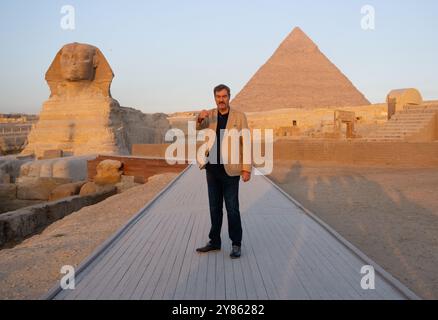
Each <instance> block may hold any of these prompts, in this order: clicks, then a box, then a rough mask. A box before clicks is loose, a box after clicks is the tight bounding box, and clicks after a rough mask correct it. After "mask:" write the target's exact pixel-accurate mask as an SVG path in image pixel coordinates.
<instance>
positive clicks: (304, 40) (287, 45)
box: [280, 27, 317, 51]
mask: <svg viewBox="0 0 438 320" xmlns="http://www.w3.org/2000/svg"><path fill="white" fill-rule="evenodd" d="M280 48H283V49H286V50H288V51H303V50H304V51H307V50H310V51H312V50H315V49H316V48H317V45H316V44H315V43H314V42H313V41H312V39H310V38H309V36H308V35H307V34H306V33H305V32H304V31H303V30H302V29H301V28H300V27H295V28H294V29H293V30H292V32H291V33H290V34H289V35H288V36H287V37H286V38H285V39H284V41H283V42H282V44H281V45H280Z"/></svg>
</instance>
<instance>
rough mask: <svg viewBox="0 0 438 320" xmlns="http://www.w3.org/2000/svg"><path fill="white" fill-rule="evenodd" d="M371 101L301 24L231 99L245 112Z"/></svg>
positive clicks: (340, 105) (362, 103)
mask: <svg viewBox="0 0 438 320" xmlns="http://www.w3.org/2000/svg"><path fill="white" fill-rule="evenodd" d="M368 104H370V102H369V101H368V100H367V99H366V98H365V96H364V95H363V94H362V93H360V92H359V90H357V89H356V88H355V87H354V85H353V84H352V83H351V81H350V80H348V78H347V77H346V76H345V75H344V74H342V72H341V71H340V70H339V69H338V68H337V67H336V66H335V65H334V64H333V63H331V62H330V60H329V59H327V57H326V56H325V55H324V54H323V53H322V52H321V51H320V50H319V49H318V47H317V46H316V45H315V43H314V42H313V41H312V40H311V39H310V38H309V37H308V36H307V35H306V34H305V33H304V32H303V31H302V30H301V29H300V28H298V27H297V28H295V29H294V30H293V31H292V32H291V33H290V34H289V35H288V37H287V38H286V39H285V40H284V41H283V42H282V43H281V45H280V46H279V47H278V49H277V50H276V51H275V52H274V54H273V55H272V57H271V58H270V59H269V60H268V61H267V62H266V63H265V64H264V65H263V66H262V67H261V68H260V69H259V70H258V71H257V72H256V74H255V75H254V76H253V77H252V78H251V80H250V81H249V82H248V83H247V84H246V85H245V87H244V88H243V89H242V91H240V92H239V94H237V96H236V97H235V99H234V100H233V101H232V102H231V105H232V106H233V107H235V108H236V109H239V110H241V111H246V112H248V111H249V112H251V111H269V110H274V109H282V108H313V107H315V108H316V107H327V106H337V107H345V106H359V105H368Z"/></svg>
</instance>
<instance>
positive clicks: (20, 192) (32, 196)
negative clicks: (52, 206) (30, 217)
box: [17, 178, 71, 200]
mask: <svg viewBox="0 0 438 320" xmlns="http://www.w3.org/2000/svg"><path fill="white" fill-rule="evenodd" d="M70 182H71V180H70V179H64V178H34V179H30V178H28V179H27V180H26V181H23V180H20V182H19V183H18V187H17V198H18V199H21V200H48V199H49V197H50V194H51V193H52V191H53V190H54V189H55V188H56V187H57V186H59V185H62V184H67V183H70Z"/></svg>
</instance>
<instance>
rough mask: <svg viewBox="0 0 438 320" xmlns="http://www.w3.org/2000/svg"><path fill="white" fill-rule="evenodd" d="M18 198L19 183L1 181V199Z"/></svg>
mask: <svg viewBox="0 0 438 320" xmlns="http://www.w3.org/2000/svg"><path fill="white" fill-rule="evenodd" d="M16 198H17V185H15V184H13V183H0V201H6V200H15V199H16Z"/></svg>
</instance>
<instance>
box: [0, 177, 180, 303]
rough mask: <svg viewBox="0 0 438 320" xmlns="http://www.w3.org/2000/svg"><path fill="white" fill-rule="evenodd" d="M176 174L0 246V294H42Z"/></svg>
mask: <svg viewBox="0 0 438 320" xmlns="http://www.w3.org/2000/svg"><path fill="white" fill-rule="evenodd" d="M176 175H177V174H176V173H163V174H158V175H155V176H152V177H150V178H149V179H148V182H147V183H146V184H144V185H141V186H138V187H134V188H132V189H130V190H129V191H128V192H125V193H122V194H118V195H115V196H112V197H110V198H107V199H106V200H104V201H102V202H100V203H97V204H95V205H92V206H88V207H84V208H82V209H81V210H79V211H77V212H74V213H72V214H70V215H68V216H67V217H65V218H63V219H61V220H59V221H57V222H55V223H53V224H51V225H50V226H49V227H47V228H46V229H44V231H43V232H41V233H40V234H38V235H35V236H33V237H30V238H28V239H26V240H24V241H23V242H22V243H20V244H18V245H16V246H15V247H13V248H11V249H3V250H1V251H0V299H39V298H40V297H41V296H42V295H43V294H45V293H46V292H47V291H48V290H49V289H50V288H52V287H53V286H54V285H55V283H56V282H57V281H59V279H60V278H61V277H62V276H63V274H61V273H60V270H61V267H62V266H63V265H72V266H74V267H77V266H78V265H79V264H80V262H82V261H83V260H84V259H85V258H87V257H88V256H89V255H90V254H91V253H92V252H93V251H94V250H95V249H96V248H97V247H98V246H99V245H100V244H101V243H103V242H104V241H105V240H106V239H107V238H109V237H110V236H111V235H112V234H113V233H115V232H116V231H117V230H118V229H119V228H121V227H122V226H123V225H124V224H125V223H126V222H127V221H128V220H129V219H130V218H131V217H132V216H133V215H134V214H136V213H137V212H138V211H139V210H140V209H141V208H142V207H143V206H144V205H145V204H146V203H147V202H148V201H149V200H151V199H152V198H153V197H154V196H155V195H156V194H157V193H158V192H160V191H161V190H162V189H163V188H164V187H165V186H166V185H167V184H168V183H169V182H170V181H171V180H172V179H173V178H174V177H175V176H176Z"/></svg>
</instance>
